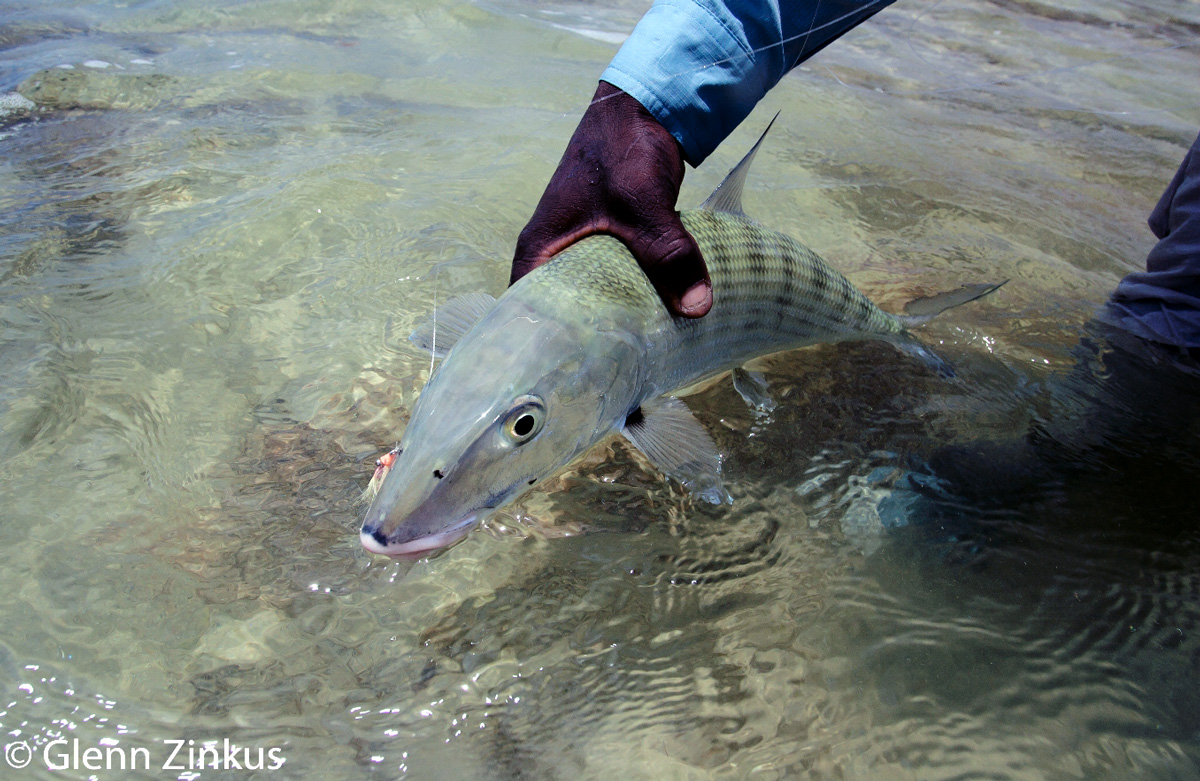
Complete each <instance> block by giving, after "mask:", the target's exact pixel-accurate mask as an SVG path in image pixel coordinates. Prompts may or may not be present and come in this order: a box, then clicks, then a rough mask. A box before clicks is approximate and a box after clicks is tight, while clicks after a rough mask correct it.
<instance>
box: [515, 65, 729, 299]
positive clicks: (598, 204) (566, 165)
mask: <svg viewBox="0 0 1200 781" xmlns="http://www.w3.org/2000/svg"><path fill="white" fill-rule="evenodd" d="M683 172H684V167H683V152H682V150H681V149H680V146H679V144H678V142H676V140H675V138H674V136H672V135H671V134H670V133H669V132H667V130H666V128H664V127H663V126H662V125H660V124H659V123H658V120H656V119H655V118H654V117H653V116H651V114H650V112H648V111H646V109H645V108H643V107H642V105H641V104H640V103H638V102H637V101H636V100H634V99H633V98H632V97H630V96H629V95H627V94H625V93H624V92H622V91H621V90H619V89H617V88H616V87H614V86H612V85H611V84H608V83H607V82H603V81H602V82H600V86H599V87H598V88H597V89H596V94H595V96H594V97H593V98H592V103H591V105H590V106H589V107H588V109H587V111H586V112H585V113H584V115H583V119H582V120H580V122H579V127H578V128H576V129H575V134H574V135H573V136H571V140H570V142H569V143H568V144H567V149H566V151H565V152H564V153H563V156H562V160H561V161H559V164H558V169H557V170H556V171H555V172H554V175H553V176H552V177H551V178H550V183H549V184H548V185H547V186H546V192H545V193H544V194H543V195H542V199H541V200H540V201H539V202H538V205H537V208H536V209H535V210H534V212H533V217H531V218H530V220H529V224H528V225H526V226H525V228H524V230H522V231H521V235H520V237H519V238H518V239H517V249H516V254H515V255H514V257H513V264H512V276H511V278H510V280H509V284H510V285H511V284H513V283H514V282H516V281H517V280H518V279H520V278H521V277H523V276H525V275H526V274H528V273H529V272H530V271H533V270H534V269H535V268H537V267H538V266H540V265H542V264H543V263H545V262H546V261H548V260H550V258H552V257H553V256H554V255H556V254H558V253H559V252H561V251H563V250H564V249H566V248H567V247H569V246H570V245H571V244H574V243H575V242H576V241H579V240H580V239H582V238H584V237H585V236H590V235H592V234H595V233H606V234H609V235H612V236H615V237H616V238H618V239H620V240H621V241H622V242H624V243H625V246H627V247H628V248H629V251H630V252H631V253H633V257H634V258H635V259H636V260H637V262H638V264H639V265H640V266H641V267H642V270H643V271H645V272H646V276H647V277H648V278H649V280H650V282H651V284H653V285H654V288H655V290H657V291H658V294H659V296H660V297H661V298H662V300H663V303H664V304H666V306H667V309H668V310H670V312H671V313H672V314H676V315H682V316H684V317H703V316H704V315H705V314H707V313H708V310H709V309H710V308H712V300H713V299H712V282H711V281H710V280H709V277H708V268H707V267H706V266H705V265H704V258H703V257H701V255H700V247H699V246H698V245H697V244H696V240H695V239H693V238H692V236H691V234H689V233H688V232H687V230H686V229H685V228H684V227H683V223H682V222H681V221H680V219H679V213H678V212H677V211H675V202H676V200H678V198H679V185H680V184H681V183H682V182H683Z"/></svg>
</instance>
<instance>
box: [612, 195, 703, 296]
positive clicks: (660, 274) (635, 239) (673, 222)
mask: <svg viewBox="0 0 1200 781" xmlns="http://www.w3.org/2000/svg"><path fill="white" fill-rule="evenodd" d="M620 238H622V239H623V240H624V241H625V243H626V245H627V246H628V247H629V250H630V252H632V253H633V256H634V258H636V259H637V262H638V264H639V265H640V266H641V267H642V270H643V271H645V272H646V276H647V277H648V278H649V279H650V282H651V284H653V285H654V289H655V290H657V291H658V295H659V297H660V298H662V300H663V303H665V304H666V305H667V309H668V310H670V312H671V314H673V315H680V316H683V317H693V318H695V317H704V315H706V314H708V310H709V309H711V308H712V304H713V294H712V281H711V280H710V279H709V276H708V266H706V265H705V263H704V257H703V256H702V255H701V254H700V246H699V245H698V244H696V240H695V239H694V238H692V235H691V234H690V233H688V232H687V229H686V228H684V227H683V222H682V220H680V219H679V214H678V213H676V212H675V211H668V212H667V213H666V214H663V215H661V216H659V218H658V219H657V220H651V221H648V224H647V225H645V226H644V228H643V229H642V230H640V231H638V233H637V235H635V236H632V237H630V238H628V239H626V238H625V237H620Z"/></svg>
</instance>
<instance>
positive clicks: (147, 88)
mask: <svg viewBox="0 0 1200 781" xmlns="http://www.w3.org/2000/svg"><path fill="white" fill-rule="evenodd" d="M85 64H86V63H85ZM176 81H177V80H176V79H175V78H173V77H171V76H167V75H165V74H162V73H122V72H120V71H113V70H111V69H109V68H96V67H83V68H74V67H57V68H48V69H46V70H41V71H38V72H37V73H35V74H33V75H32V76H30V77H29V78H27V79H25V81H23V82H21V85H20V86H19V87H17V94H18V95H19V96H20V97H22V98H24V99H25V100H27V101H30V102H32V103H34V104H36V105H37V106H38V107H39V108H45V109H58V110H63V109H73V108H86V109H114V108H115V109H129V108H134V109H146V108H151V107H153V106H156V105H158V104H159V103H162V102H163V101H164V100H166V99H167V98H168V97H169V96H170V95H172V94H174V93H175V92H176V91H177V90H176V89H175V85H176Z"/></svg>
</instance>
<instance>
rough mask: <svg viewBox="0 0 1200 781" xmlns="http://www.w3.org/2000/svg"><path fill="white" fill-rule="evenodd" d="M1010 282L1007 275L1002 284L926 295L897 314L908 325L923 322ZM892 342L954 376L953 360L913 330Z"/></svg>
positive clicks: (965, 286)
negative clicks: (902, 312)
mask: <svg viewBox="0 0 1200 781" xmlns="http://www.w3.org/2000/svg"><path fill="white" fill-rule="evenodd" d="M1007 282H1008V280H1007V279H1006V280H1004V282H1000V283H998V284H988V285H963V286H962V287H960V288H958V289H957V290H950V291H947V292H945V293H938V294H937V295H932V296H926V297H924V298H914V299H913V300H912V301H909V302H908V303H907V304H905V305H904V314H902V315H896V317H897V318H898V319H899V320H900V322H902V323H904V325H905V327H907V328H912V327H913V326H918V325H923V324H925V323H928V322H929V321H930V320H932V319H933V318H935V317H937V316H938V315H940V314H941V313H942V312H945V311H946V310H947V309H953V308H954V307H956V306H962V305H963V304H966V303H968V302H970V301H974V300H975V299H977V298H983V297H984V296H986V295H987V294H988V293H993V292H995V291H996V290H998V289H999V288H1000V287H1001V286H1003V285H1004V284H1005V283H1007ZM892 343H893V344H895V345H896V347H898V348H899V349H900V350H902V351H903V352H906V353H908V354H909V355H911V356H913V357H914V358H916V359H917V360H919V361H921V362H922V363H924V364H925V365H926V366H928V367H929V368H931V369H933V370H934V371H935V372H937V373H938V374H939V375H941V376H942V377H945V378H950V377H953V376H954V368H953V367H952V366H950V363H949V362H948V361H947V360H946V359H945V358H943V357H942V356H940V355H938V354H937V353H936V352H935V351H934V350H932V349H931V348H930V347H928V346H927V345H924V344H921V342H919V341H917V339H916V338H915V337H913V336H912V335H911V334H908V333H905V334H903V335H902V336H900V337H899V338H897V339H894V340H892Z"/></svg>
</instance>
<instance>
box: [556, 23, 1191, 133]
mask: <svg viewBox="0 0 1200 781" xmlns="http://www.w3.org/2000/svg"><path fill="white" fill-rule="evenodd" d="M880 2H883V0H872V2H869V3H866V4H864V5H862V6H860V7H859V8H857V9H855V10H854V11H851V12H849V13H846V14H842V15H841V16H839V17H837V18H836V19H832V20H830V21H828V22H826V23H824V24H822V25H815V26H810V27H809V28H808V30H806V31H805V32H802V33H798V34H796V35H792V36H788V37H786V38H783V39H781V40H780V41H779V42H778V43H769V44H766V45H764V46H760V47H757V48H754V49H751V50H750V51H749V52H739V53H738V54H735V55H731V56H729V57H725V58H723V59H719V60H714V61H712V62H710V63H706V64H704V65H700V66H697V67H693V68H685V69H683V70H680V71H677V72H674V73H671V74H669V77H670V78H678V77H680V76H686V75H689V74H693V73H699V72H700V71H703V70H707V69H708V68H712V67H716V66H718V65H723V64H726V63H731V62H735V61H738V60H741V59H749V58H750V57H751V56H753V55H755V54H759V53H761V52H765V51H768V50H771V49H775V48H779V47H782V46H784V45H786V44H788V43H790V42H792V41H795V40H797V39H799V38H805V41H806V42H807V39H808V37H810V36H811V35H812V33H814V32H817V31H819V30H823V29H825V28H826V27H831V26H833V25H836V24H838V23H840V22H842V21H845V20H846V19H848V18H850V17H852V16H855V15H857V14H859V13H861V12H862V11H863V10H866V9H868V8H871V7H872V6H875V5H879V3H880ZM943 3H944V0H937V2H935V3H933V4H932V5H930V6H928V7H927V8H924V9H922V10H921V12H920V13H918V14H917V15H916V16H914V17H912V19H911V20H910V22H909V25H908V30H909V32H910V33H914V31H915V28H916V24H917V22H918V21H920V19H921V18H922V17H924V16H927V15H929V14H930V13H932V12H933V11H934V10H936V9H937V8H938V7H939V6H941V5H942V4H943ZM914 37H915V36H914V35H909V36H908V38H909V42H908V46H909V50H910V51H911V52H912V54H913V56H914V57H916V58H917V59H918V60H920V61H921V62H922V63H924V64H925V65H926V66H928V67H929V68H930V69H931V70H933V71H935V72H937V73H940V74H942V75H944V76H951V77H953V74H951V73H950V72H949V71H947V70H945V69H943V68H939V67H938V66H936V65H935V64H933V63H932V62H930V61H929V60H928V59H926V58H925V57H924V56H922V55H921V53H920V52H919V51H918V50H917V48H916V44H915V43H914V42H913V38H914ZM1195 46H1200V41H1190V42H1186V43H1177V44H1172V45H1170V46H1160V47H1155V48H1146V49H1141V50H1138V51H1133V52H1128V53H1124V54H1115V55H1112V56H1111V57H1104V58H1102V59H1099V60H1091V61H1089V62H1081V63H1075V64H1073V65H1062V66H1058V67H1053V68H1042V69H1040V70H1036V71H1032V72H1030V73H1018V74H1013V75H1011V76H1005V77H1003V78H1000V79H995V80H993V81H981V82H972V83H968V84H964V85H961V86H955V87H938V88H933V89H916V90H901V89H895V90H893V89H882V90H880V91H881V92H883V93H885V94H888V95H896V96H910V97H921V96H938V95H947V94H950V93H954V92H964V91H975V90H985V89H987V88H989V87H996V86H1000V85H1003V84H1009V83H1013V82H1018V81H1028V80H1030V79H1034V78H1038V77H1043V76H1052V75H1060V74H1063V73H1070V72H1072V71H1077V70H1082V69H1084V68H1088V67H1092V66H1094V65H1102V64H1105V63H1110V62H1118V61H1121V60H1132V59H1141V58H1144V57H1148V56H1154V55H1156V54H1159V53H1162V52H1168V51H1175V50H1177V49H1186V48H1191V47H1195ZM834 78H835V80H837V81H838V83H840V84H845V82H843V81H841V79H837V78H836V76H835V77H834ZM613 97H616V93H614V94H613V95H606V96H604V97H602V98H597V99H596V100H594V101H592V102H591V103H589V104H588V105H589V106H592V105H595V104H597V103H601V102H603V101H605V100H608V99H609V98H613ZM1192 105H1193V104H1184V105H1181V106H1173V107H1168V108H1161V109H1145V110H1139V111H1131V112H1112V111H1102V110H1095V109H1085V108H1078V107H1071V108H1067V109H1066V110H1070V111H1078V112H1082V113H1095V114H1109V115H1122V116H1132V115H1136V114H1141V113H1151V112H1153V113H1161V112H1167V111H1174V110H1178V109H1180V108H1191V107H1192ZM564 116H566V115H565V114H564Z"/></svg>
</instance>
